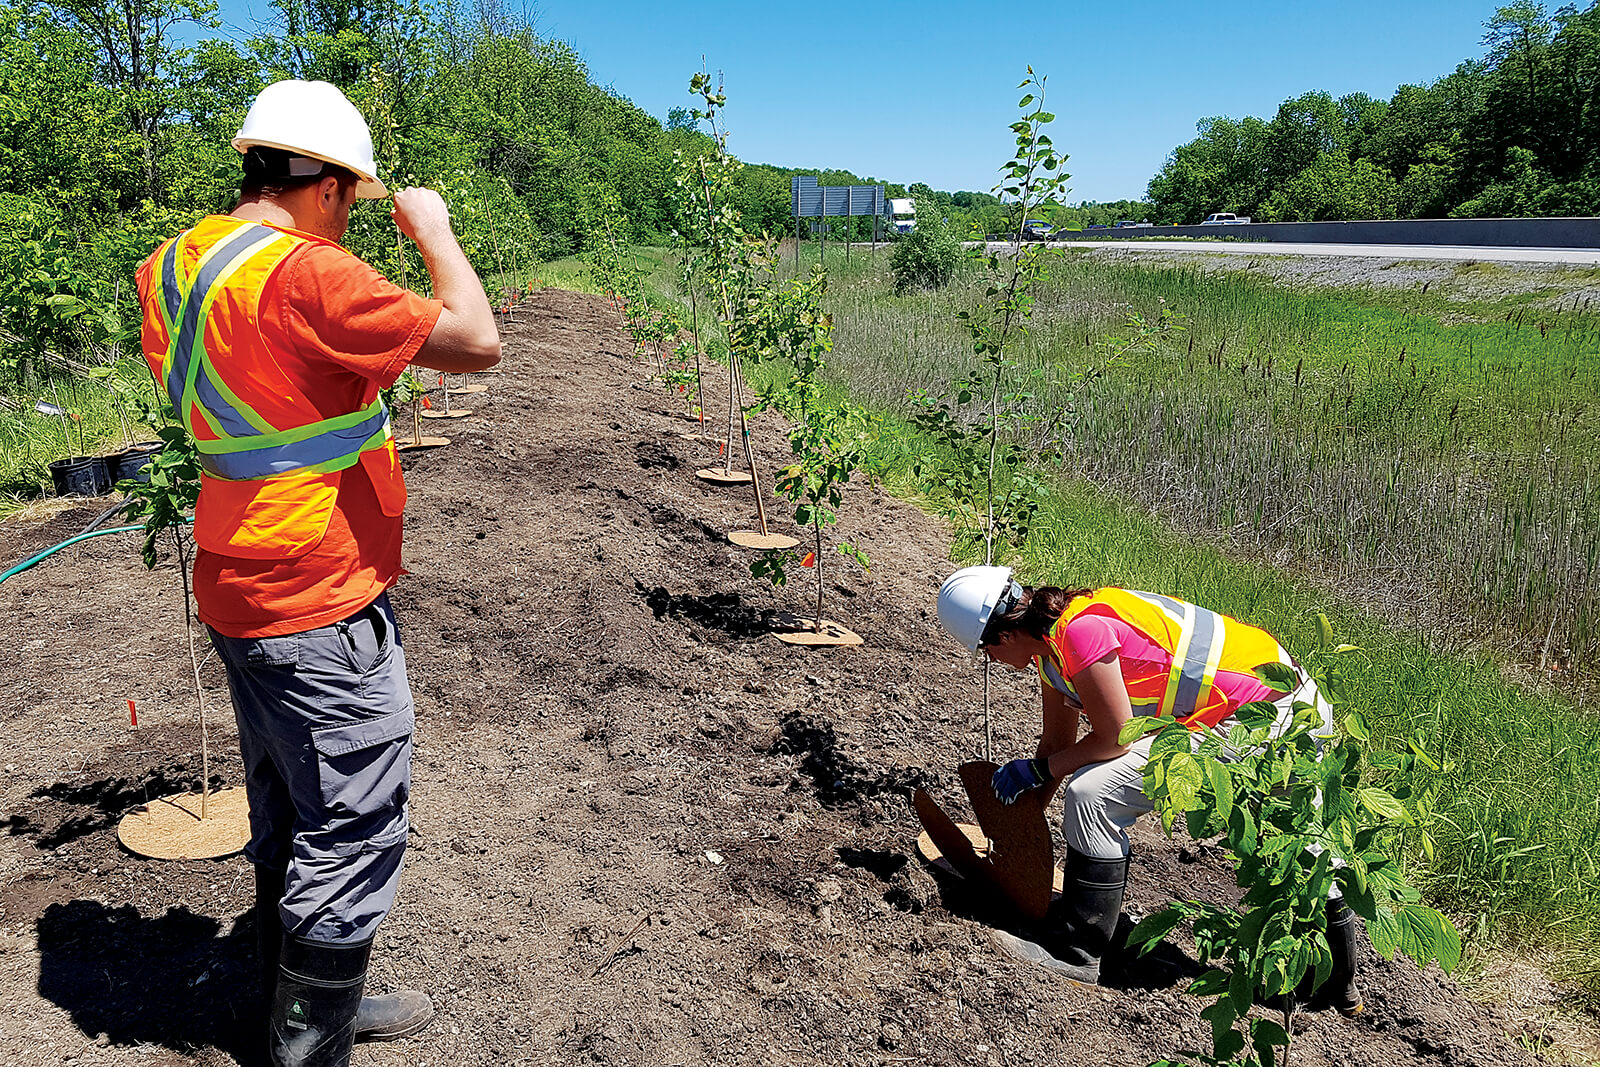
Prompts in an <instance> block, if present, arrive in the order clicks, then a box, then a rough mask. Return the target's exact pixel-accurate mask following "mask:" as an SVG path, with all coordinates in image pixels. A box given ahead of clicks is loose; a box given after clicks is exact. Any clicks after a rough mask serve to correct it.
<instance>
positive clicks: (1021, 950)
mask: <svg viewBox="0 0 1600 1067" xmlns="http://www.w3.org/2000/svg"><path fill="white" fill-rule="evenodd" d="M1127 888H1128V858H1127V857H1123V858H1122V859H1115V860H1099V859H1092V858H1090V857H1088V856H1085V855H1083V854H1081V853H1078V852H1074V851H1072V850H1071V849H1068V850H1067V865H1066V873H1065V878H1064V879H1063V885H1062V889H1061V899H1060V900H1059V901H1058V902H1057V903H1056V904H1055V905H1053V906H1052V907H1051V914H1050V916H1049V917H1048V918H1047V919H1046V922H1047V924H1048V926H1049V928H1048V929H1046V930H1045V932H1044V934H1043V935H1042V937H1041V938H1040V940H1039V941H1027V940H1024V939H1023V938H1020V937H1017V936H1015V935H1014V934H1008V933H1006V932H1005V931H1004V930H996V931H994V932H993V934H991V935H990V936H991V937H992V938H993V940H994V943H995V944H996V945H998V946H999V947H1000V949H1001V951H1003V952H1005V953H1006V954H1007V955H1008V956H1011V957H1012V958H1014V959H1019V960H1022V961H1023V962H1025V963H1033V964H1037V965H1038V966H1040V967H1044V968H1046V969H1047V970H1050V971H1052V972H1054V973H1056V974H1059V975H1061V976H1062V977H1064V978H1071V979H1073V980H1074V981H1077V982H1086V983H1088V984H1090V985H1096V984H1098V983H1099V981H1100V964H1101V961H1102V960H1104V959H1105V955H1106V951H1107V950H1108V949H1109V948H1110V947H1111V939H1112V935H1114V934H1115V933H1116V930H1117V918H1118V916H1120V915H1121V914H1122V897H1123V894H1124V893H1126V892H1127Z"/></svg>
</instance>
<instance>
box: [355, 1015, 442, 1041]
mask: <svg viewBox="0 0 1600 1067" xmlns="http://www.w3.org/2000/svg"><path fill="white" fill-rule="evenodd" d="M433 1018H434V1017H433V1016H432V1015H429V1016H428V1017H427V1018H426V1019H423V1020H421V1021H420V1022H413V1023H407V1024H406V1025H404V1026H399V1027H394V1028H392V1029H390V1028H379V1029H376V1030H357V1031H356V1043H357V1044H364V1043H366V1042H368V1041H399V1040H400V1039H401V1038H403V1037H410V1036H411V1035H412V1034H420V1033H421V1032H422V1031H424V1030H426V1029H427V1028H428V1024H429V1023H431V1022H433Z"/></svg>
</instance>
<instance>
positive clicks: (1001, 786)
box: [989, 759, 1054, 804]
mask: <svg viewBox="0 0 1600 1067" xmlns="http://www.w3.org/2000/svg"><path fill="white" fill-rule="evenodd" d="M1052 781H1054V779H1053V778H1051V777H1050V764H1049V761H1047V760H1042V759H1014V760H1012V761H1011V762H1010V763H1008V764H1006V765H1005V766H1004V767H1001V768H1000V769H999V770H998V771H995V772H994V777H993V778H991V779H990V780H989V784H990V785H991V786H992V787H993V788H994V795H995V796H996V797H997V798H998V799H999V801H1000V803H1002V804H1015V803H1016V802H1017V798H1018V797H1020V796H1021V795H1022V794H1024V793H1026V792H1027V791H1028V790H1030V789H1038V788H1039V787H1040V786H1044V785H1049V784H1050V783H1051V782H1052Z"/></svg>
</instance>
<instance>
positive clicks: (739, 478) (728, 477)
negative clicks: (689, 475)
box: [694, 467, 750, 485]
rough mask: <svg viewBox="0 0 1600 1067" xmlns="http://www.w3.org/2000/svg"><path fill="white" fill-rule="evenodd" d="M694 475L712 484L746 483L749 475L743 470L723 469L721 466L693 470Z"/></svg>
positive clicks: (748, 480)
mask: <svg viewBox="0 0 1600 1067" xmlns="http://www.w3.org/2000/svg"><path fill="white" fill-rule="evenodd" d="M694 476H695V477H696V478H699V479H700V480H701V481H702V482H710V483H711V484H712V485H748V484H749V482H750V475H749V474H747V473H745V472H744V471H731V472H730V471H725V470H723V469H722V468H721V467H707V468H705V469H704V470H698V471H695V472H694Z"/></svg>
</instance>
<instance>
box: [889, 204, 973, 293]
mask: <svg viewBox="0 0 1600 1067" xmlns="http://www.w3.org/2000/svg"><path fill="white" fill-rule="evenodd" d="M950 229H951V228H950V227H949V226H947V225H946V224H945V222H944V219H943V218H941V217H940V216H939V215H938V214H937V213H936V212H931V211H930V212H929V213H928V214H926V215H922V214H919V215H918V216H917V227H916V229H914V230H912V231H911V232H910V233H909V234H907V235H906V236H905V237H902V238H901V239H900V240H899V241H898V242H896V243H895V246H894V251H893V252H891V253H890V254H889V271H890V273H891V274H893V275H894V288H895V292H898V293H904V292H907V291H909V290H912V289H942V288H944V286H945V284H946V283H948V282H949V281H950V279H951V278H953V277H955V273H956V268H957V267H958V266H960V264H961V242H960V241H959V240H957V239H956V236H955V234H953V233H951V232H950Z"/></svg>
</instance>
